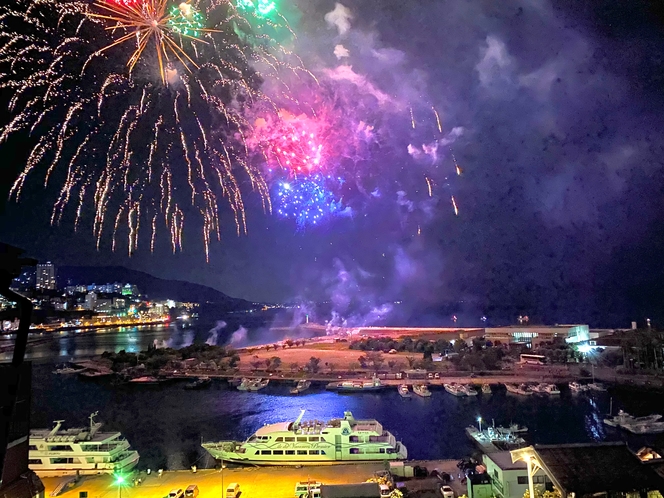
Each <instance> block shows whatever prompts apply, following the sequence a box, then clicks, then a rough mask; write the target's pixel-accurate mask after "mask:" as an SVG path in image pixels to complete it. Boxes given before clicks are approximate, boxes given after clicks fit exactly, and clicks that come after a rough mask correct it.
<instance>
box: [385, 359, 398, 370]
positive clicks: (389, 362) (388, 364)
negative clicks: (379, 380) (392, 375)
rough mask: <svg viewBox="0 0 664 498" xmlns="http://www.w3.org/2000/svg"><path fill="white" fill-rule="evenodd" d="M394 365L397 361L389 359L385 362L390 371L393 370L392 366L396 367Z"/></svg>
mask: <svg viewBox="0 0 664 498" xmlns="http://www.w3.org/2000/svg"><path fill="white" fill-rule="evenodd" d="M396 366H397V362H396V361H394V360H390V361H388V362H387V367H388V368H389V369H390V370H392V371H394V367H396Z"/></svg>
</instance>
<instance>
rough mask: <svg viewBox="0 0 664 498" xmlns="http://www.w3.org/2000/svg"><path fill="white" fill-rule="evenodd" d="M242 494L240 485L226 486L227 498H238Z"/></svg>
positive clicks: (233, 483)
mask: <svg viewBox="0 0 664 498" xmlns="http://www.w3.org/2000/svg"><path fill="white" fill-rule="evenodd" d="M239 494H240V485H239V484H238V483H236V482H232V483H230V484H229V485H228V486H226V498H237V497H238V496H239Z"/></svg>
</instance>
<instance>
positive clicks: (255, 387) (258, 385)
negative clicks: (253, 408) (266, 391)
mask: <svg viewBox="0 0 664 498" xmlns="http://www.w3.org/2000/svg"><path fill="white" fill-rule="evenodd" d="M269 383H270V379H255V380H252V381H251V382H249V384H248V385H247V391H260V390H261V389H263V388H265V387H267V385H268V384H269Z"/></svg>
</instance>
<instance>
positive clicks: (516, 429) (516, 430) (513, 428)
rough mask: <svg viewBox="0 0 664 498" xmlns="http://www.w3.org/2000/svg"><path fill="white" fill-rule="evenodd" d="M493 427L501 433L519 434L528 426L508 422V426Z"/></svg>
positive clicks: (526, 430)
mask: <svg viewBox="0 0 664 498" xmlns="http://www.w3.org/2000/svg"><path fill="white" fill-rule="evenodd" d="M494 429H495V430H496V431H497V432H499V433H501V434H508V433H509V434H521V433H524V432H528V427H526V426H525V425H519V424H510V426H509V427H500V426H498V427H494Z"/></svg>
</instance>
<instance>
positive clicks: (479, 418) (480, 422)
mask: <svg viewBox="0 0 664 498" xmlns="http://www.w3.org/2000/svg"><path fill="white" fill-rule="evenodd" d="M477 423H478V424H479V426H480V432H482V417H477Z"/></svg>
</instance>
